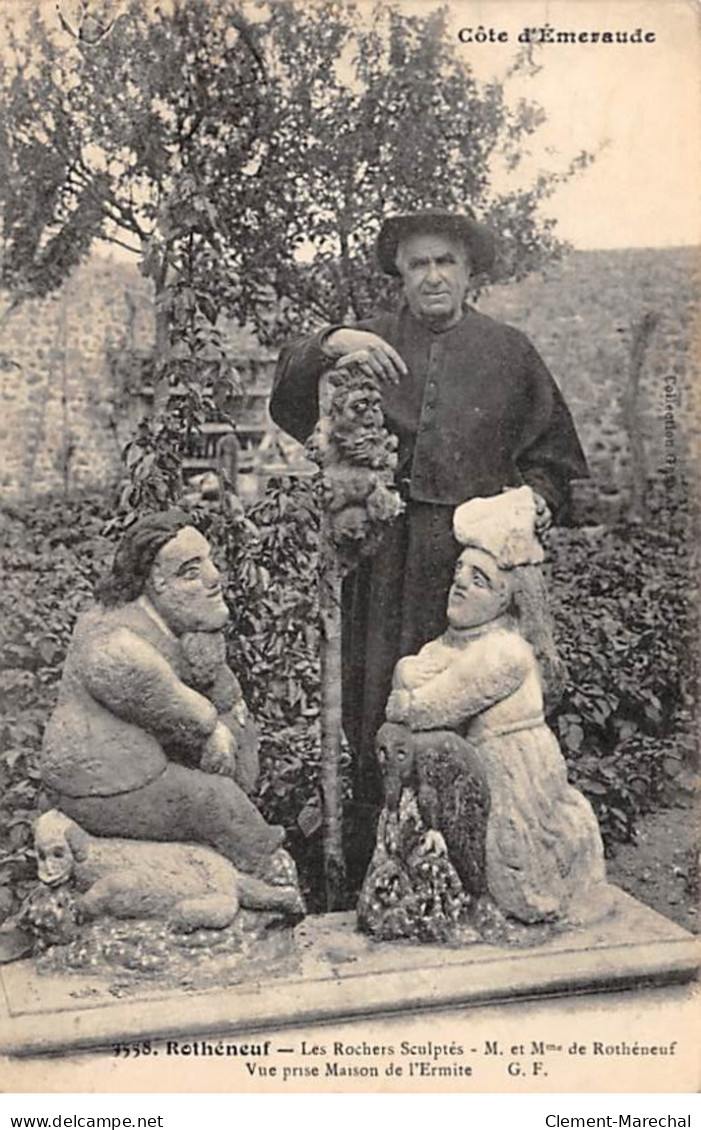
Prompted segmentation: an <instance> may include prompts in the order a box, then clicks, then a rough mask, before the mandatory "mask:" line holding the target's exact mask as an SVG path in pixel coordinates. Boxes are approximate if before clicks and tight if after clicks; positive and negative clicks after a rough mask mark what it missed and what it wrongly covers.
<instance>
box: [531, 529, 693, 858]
mask: <svg viewBox="0 0 701 1130" xmlns="http://www.w3.org/2000/svg"><path fill="white" fill-rule="evenodd" d="M659 517H660V512H659V511H658V512H657V514H656V515H653V521H652V522H651V524H650V525H649V526H642V525H637V524H623V525H621V526H618V527H616V528H612V529H605V528H604V527H596V528H594V530H593V531H590V530H567V531H559V532H557V534H556V535H555V537H554V544H553V547H552V553H553V561H552V566H551V571H552V577H553V582H552V590H551V591H552V604H553V612H554V616H555V623H556V628H557V637H558V646H559V649H560V653H561V655H562V657H563V659H564V660H565V662H566V664H567V667H568V671H569V679H568V684H567V687H566V689H565V693H564V696H563V699H562V702H561V703H560V706H559V708H558V711H557V716H556V725H557V730H558V732H559V737H560V742H561V745H562V749H563V752H564V753H565V756H566V758H567V761H568V765H569V770H570V778H571V780H572V781H573V783H574V784H576V785H577V786H578V787H579V788H581V789H582V790H583V791H584V792H585V793H586V794H587V795H588V796H589V798H590V799H591V801H592V803H593V804H594V807H595V809H596V812H597V815H598V818H599V822H600V824H601V826H602V830H603V833H604V836H605V839H606V840H607V841H608V843H609V844H610V843H612V842H615V841H616V840H626V839H630V838H631V837H632V835H633V833H634V830H635V824H636V821H637V818H638V817H639V816H640V814H641V813H643V812H646V811H649V810H650V809H651V808H654V807H655V805H656V804H659V803H660V801H661V800H663V799H664V798H665V796H666V795H667V793H668V790H669V786H670V782H671V781H673V780H674V778H675V777H676V776H677V775H678V773H679V771H680V769H681V768H683V767H684V765H686V766H687V767H688V766H690V765H693V764H694V762H695V734H694V698H695V693H696V687H697V680H698V656H697V654H696V641H697V640H698V626H699V625H698V609H697V601H696V600H695V598H694V591H693V585H692V577H693V563H692V562H691V561H690V559H689V556H690V549H689V547H690V546H691V545H692V544H693V542H692V537H693V535H692V532H691V519H690V517H689V515H688V514H686V513H684V512H683V511H679V512H677V515H676V517H675V519H674V520H673V521H672V523H671V524H670V525H669V527H668V528H667V529H664V528H663V527H662V525H661V523H660V524H659V525H658V524H656V522H655V518H658V519H659Z"/></svg>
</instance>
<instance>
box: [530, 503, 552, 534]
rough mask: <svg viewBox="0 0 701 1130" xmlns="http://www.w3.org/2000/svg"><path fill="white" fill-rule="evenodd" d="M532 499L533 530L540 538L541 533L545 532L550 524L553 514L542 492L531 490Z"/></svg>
mask: <svg viewBox="0 0 701 1130" xmlns="http://www.w3.org/2000/svg"><path fill="white" fill-rule="evenodd" d="M533 499H534V501H535V532H536V533H537V535H538V537H539V538H542V537H543V534H546V533H547V532H548V530H549V529H550V527H551V526H552V524H553V516H552V514H551V512H550V507H549V506H548V504H547V502H546V501H545V499H544V498H543V496H542V494H537V493H536V491H533Z"/></svg>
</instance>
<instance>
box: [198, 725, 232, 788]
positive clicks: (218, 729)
mask: <svg viewBox="0 0 701 1130" xmlns="http://www.w3.org/2000/svg"><path fill="white" fill-rule="evenodd" d="M200 769H202V771H203V772H204V773H218V774H219V775H220V776H222V777H233V775H234V771H235V769H236V739H235V738H234V735H233V734H232V732H231V730H230V729H229V728H228V726H225V725H224V723H223V722H217V724H216V726H215V727H214V729H213V730H212V732H211V734H210V735H209V737H208V738H207V741H206V742H205V746H204V749H203V750H202V757H201V758H200Z"/></svg>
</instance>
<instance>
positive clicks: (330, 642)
mask: <svg viewBox="0 0 701 1130" xmlns="http://www.w3.org/2000/svg"><path fill="white" fill-rule="evenodd" d="M321 536H322V547H323V548H322V560H323V566H322V570H321V576H320V579H319V584H320V593H319V603H320V613H321V795H322V807H323V841H324V876H325V882H326V908H327V910H340V909H341V908H342V907H343V905H344V898H345V894H346V863H345V858H344V855H343V789H342V781H341V728H342V682H341V569H340V565H339V563H338V561H337V559H336V555H335V553H334V551H333V548H332V544H331V538H330V533H329V530H328V519H327V517H326V515H324V516H323V517H322V526H321Z"/></svg>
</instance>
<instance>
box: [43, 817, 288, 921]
mask: <svg viewBox="0 0 701 1130" xmlns="http://www.w3.org/2000/svg"><path fill="white" fill-rule="evenodd" d="M34 842H35V848H36V853H37V861H38V872H39V878H40V880H41V881H42V882H43V883H45V884H47V886H50V887H59V886H61V885H63V884H64V883H68V882H69V881H72V884H73V886H74V888H75V890H76V891H78V892H79V895H78V899H77V908H76V909H77V914H78V917H79V918H80V919H82V920H83V921H85V920H87V919H92V918H98V917H101V916H102V915H110V916H112V917H114V918H164V919H167V920H168V921H169V922H170V923H171V924H172V925H173V926H175V927H176V928H177V929H179V930H183V931H185V932H188V931H192V930H197V929H199V928H201V927H205V928H208V929H217V930H218V929H223V928H224V927H226V926H229V925H230V924H231V923H232V922H233V920H234V918H235V917H236V915H237V913H238V911H239V907H245V908H247V909H250V910H271V911H278V912H281V913H283V914H286V915H287V916H289V917H290V918H291V919H294V920H298V919H300V918H302V917H303V916H304V904H303V901H302V898H301V896H300V894H299V892H298V891H297V889H296V887H295V886H294V885H293V884H294V876H293V875H292V874H290V875H289V876H288V875H285V874H284V873H283V872H284V868H282V865H281V868H280V876H279V877H280V879H281V880H282V881H283V882H285V885H279V886H278V885H272V884H269V883H265V882H263V881H262V880H261V879H256V878H254V877H252V876H251V875H246V874H244V873H242V872H240V871H237V869H236V868H235V867H234V865H233V864H232V863H231V862H230V861H229V860H228V859H225V858H224V857H223V856H221V855H218V854H217V852H215V851H214V850H212V849H211V848H208V847H204V846H202V845H200V844H179V843H157V842H154V841H151V840H149V841H143V840H142V841H140V840H123V839H108V838H104V839H103V838H100V837H98V836H92V835H89V834H88V833H87V832H85V831H84V830H83V828H81V827H80V826H79V825H78V824H76V822H75V821H74V820H70V819H69V818H68V817H67V816H65V815H64V814H63V813H62V812H58V811H57V810H56V809H52V810H51V811H50V812H46V813H44V814H43V815H42V816H40V817H39V819H38V820H37V823H36V826H35V834H34ZM284 854H285V856H286V853H284ZM281 862H284V861H281ZM292 867H293V865H292V863H291V861H289V868H290V869H291V868H292ZM286 880H289V885H287V882H286Z"/></svg>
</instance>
